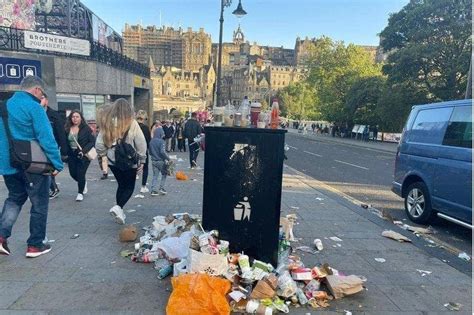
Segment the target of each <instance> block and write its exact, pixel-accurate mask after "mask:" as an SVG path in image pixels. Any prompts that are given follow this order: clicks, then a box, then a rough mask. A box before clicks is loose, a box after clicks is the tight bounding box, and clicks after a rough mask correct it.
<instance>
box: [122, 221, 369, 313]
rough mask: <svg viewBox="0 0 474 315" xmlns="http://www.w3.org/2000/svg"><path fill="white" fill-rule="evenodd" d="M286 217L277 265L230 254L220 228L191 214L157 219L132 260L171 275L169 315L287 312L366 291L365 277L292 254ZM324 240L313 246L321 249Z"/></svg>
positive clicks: (290, 232) (314, 306)
mask: <svg viewBox="0 0 474 315" xmlns="http://www.w3.org/2000/svg"><path fill="white" fill-rule="evenodd" d="M288 220H289V222H290V224H289V225H288V224H286V225H284V226H282V227H281V230H280V245H279V249H278V250H279V256H278V266H272V265H271V264H269V263H266V262H264V261H259V260H257V259H252V258H251V257H249V256H247V255H246V254H245V253H230V252H229V245H230V244H229V242H227V241H226V240H223V239H220V238H219V232H218V231H215V230H214V231H204V229H203V228H202V226H201V223H200V222H201V218H200V216H198V215H190V214H187V213H179V214H173V215H168V216H157V217H155V218H154V220H153V224H152V225H151V226H149V227H146V228H144V230H145V234H144V235H143V236H141V237H140V241H139V242H138V243H136V244H135V251H134V252H133V254H132V255H131V259H132V261H134V262H138V263H152V264H154V268H155V269H156V270H157V271H158V278H159V279H164V278H165V277H167V276H170V275H173V278H172V285H173V292H172V294H171V296H170V299H169V301H168V305H167V314H211V313H212V314H229V313H230V312H231V311H232V312H237V313H249V314H265V315H268V314H274V313H279V312H282V313H289V312H290V307H292V306H295V307H301V306H307V307H311V308H314V309H321V308H325V307H328V306H329V305H330V304H329V303H330V301H331V300H333V299H339V298H342V297H344V296H347V295H352V294H355V293H358V292H360V291H362V290H363V283H364V281H365V279H363V277H358V276H354V275H344V274H343V273H342V272H340V271H338V270H336V269H335V268H332V267H331V266H329V265H328V264H323V265H321V266H313V267H312V268H307V267H306V266H305V265H304V264H303V262H302V260H301V258H300V257H299V256H297V255H295V254H294V253H293V249H292V247H291V243H290V239H291V238H293V237H294V236H293V233H292V231H291V227H292V224H291V222H292V221H293V222H294V220H295V218H294V217H291V216H289V217H287V218H282V222H285V221H288ZM288 227H290V229H289V228H288ZM320 243H321V242H320V240H319V242H316V243H315V244H314V245H315V248H316V249H315V250H322V248H323V247H322V244H320Z"/></svg>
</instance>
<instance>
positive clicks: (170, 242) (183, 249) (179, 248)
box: [156, 231, 193, 260]
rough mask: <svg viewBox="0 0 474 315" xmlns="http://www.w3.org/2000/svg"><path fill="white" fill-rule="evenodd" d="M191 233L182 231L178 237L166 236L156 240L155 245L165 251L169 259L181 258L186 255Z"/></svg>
mask: <svg viewBox="0 0 474 315" xmlns="http://www.w3.org/2000/svg"><path fill="white" fill-rule="evenodd" d="M192 237H193V234H192V233H191V232H189V231H188V232H184V233H183V234H181V236H180V237H168V238H165V239H164V240H162V241H160V242H158V243H157V244H156V247H157V248H159V249H161V250H162V251H164V252H165V253H166V256H167V257H168V258H169V259H171V260H174V259H183V258H186V256H187V255H188V248H189V244H190V242H191V238H192Z"/></svg>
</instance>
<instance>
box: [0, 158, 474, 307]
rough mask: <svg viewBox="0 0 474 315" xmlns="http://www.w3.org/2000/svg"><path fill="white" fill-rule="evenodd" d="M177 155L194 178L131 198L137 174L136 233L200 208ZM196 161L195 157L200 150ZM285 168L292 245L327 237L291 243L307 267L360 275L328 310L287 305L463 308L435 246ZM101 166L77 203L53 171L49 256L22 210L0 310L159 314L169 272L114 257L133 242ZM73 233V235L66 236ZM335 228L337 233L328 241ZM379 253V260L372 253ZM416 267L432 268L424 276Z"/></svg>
mask: <svg viewBox="0 0 474 315" xmlns="http://www.w3.org/2000/svg"><path fill="white" fill-rule="evenodd" d="M177 155H178V156H179V157H181V158H183V159H184V161H183V162H181V163H179V164H178V167H177V169H178V170H180V169H181V170H184V171H185V172H186V173H187V174H189V175H190V176H191V177H192V178H196V179H197V181H186V182H180V181H177V180H175V179H174V178H169V179H168V180H167V190H168V192H169V194H168V195H166V196H158V197H152V196H150V195H149V194H143V195H144V196H145V198H134V197H133V196H135V195H137V194H139V188H140V187H139V185H138V183H137V185H136V189H135V192H134V194H133V196H132V199H131V200H130V201H129V203H128V204H127V206H126V207H125V210H126V215H127V223H135V224H136V225H137V227H138V228H139V231H140V234H141V233H143V231H142V230H141V229H142V228H143V227H146V226H149V225H151V223H152V220H153V217H154V216H156V215H166V214H170V213H175V212H185V211H187V212H190V213H196V214H201V207H202V177H203V171H202V170H190V169H188V168H187V165H188V164H187V162H186V161H187V157H188V155H187V154H182V153H178V154H177ZM199 163H200V164H201V165H202V155H200V160H199ZM284 172H285V175H284V182H283V187H284V188H283V194H282V215H286V214H290V213H294V214H296V215H297V217H298V224H297V225H296V226H295V228H294V233H295V237H297V238H298V239H299V241H298V242H296V243H295V244H294V247H296V246H302V245H306V246H312V243H313V240H314V238H320V239H321V240H322V241H323V244H324V250H323V251H321V252H318V253H316V254H314V255H313V254H309V253H305V252H301V251H297V253H298V255H300V256H301V257H302V260H303V262H304V263H305V264H306V265H307V266H314V265H319V264H322V263H329V264H330V265H331V266H333V267H334V268H336V269H338V270H339V271H340V272H342V273H344V274H355V275H360V276H364V277H366V278H367V282H366V283H365V286H366V289H367V290H364V291H363V292H361V293H359V294H357V295H354V296H351V297H346V298H344V299H340V300H336V301H332V302H331V303H330V304H331V306H330V307H329V308H328V309H325V310H318V311H315V310H313V309H311V308H307V307H304V308H292V309H291V314H305V315H306V314H308V313H309V314H343V313H344V310H349V311H352V312H353V314H386V315H389V314H428V313H429V314H432V313H439V314H447V313H448V312H449V311H447V309H446V308H445V307H444V304H443V303H447V302H458V303H461V304H463V307H462V309H461V312H457V314H463V313H469V312H470V310H471V309H472V305H471V301H470V300H471V296H472V288H471V280H472V278H471V275H469V274H466V273H463V272H460V271H459V270H457V269H456V268H454V267H452V266H450V265H448V264H447V263H446V262H443V261H442V260H440V259H439V258H436V257H435V256H433V255H432V253H431V252H430V250H432V249H429V248H428V249H427V248H424V247H423V246H415V245H414V244H401V243H398V242H396V241H393V240H390V239H386V238H384V237H382V236H381V232H382V231H383V230H384V229H386V228H387V226H385V225H384V224H382V223H379V222H378V221H376V220H375V219H372V218H371V217H369V216H366V215H365V214H364V213H363V212H361V211H362V210H361V209H360V207H358V206H355V205H354V204H351V203H350V202H349V201H348V200H346V199H344V198H342V197H338V196H335V195H334V194H331V193H328V192H327V191H325V190H324V189H320V188H318V187H316V186H314V185H312V184H314V183H315V181H314V180H312V179H311V180H308V179H307V178H305V177H304V176H302V175H301V174H299V173H297V172H294V170H292V169H291V168H288V167H285V168H284ZM100 175H101V174H100V171H99V169H98V167H97V165H95V164H94V163H92V165H91V167H90V168H89V171H88V175H87V178H88V188H89V193H88V194H87V195H86V196H85V200H84V201H83V202H82V203H78V202H75V201H74V198H75V194H76V191H77V187H76V184H75V183H74V182H73V181H72V180H71V179H70V178H69V176H68V174H67V171H66V172H63V173H62V174H60V175H59V177H58V182H60V183H61V186H60V187H61V194H60V196H59V197H58V198H57V199H54V200H52V201H51V203H50V213H49V219H48V232H47V235H48V239H49V240H54V242H52V243H51V245H52V246H53V250H52V251H51V253H49V254H47V255H44V256H42V257H39V258H36V259H26V258H25V257H24V254H25V250H26V245H25V242H26V239H27V238H28V234H29V233H28V223H29V213H28V209H27V208H24V209H23V212H22V213H21V214H20V217H19V219H18V222H17V224H16V225H15V228H14V231H13V235H12V237H11V238H10V240H9V245H10V248H11V250H12V255H11V256H10V257H2V256H0V315H2V314H64V313H65V312H67V313H68V315H71V314H81V315H82V314H165V308H166V304H167V301H168V297H169V295H170V293H171V284H170V280H169V279H165V280H158V279H157V272H156V271H155V270H154V269H153V266H152V265H151V264H137V263H133V262H131V261H130V259H129V258H122V257H121V256H120V252H121V251H122V250H124V249H132V248H133V243H131V244H130V243H120V242H119V241H118V233H119V231H120V228H121V226H119V225H117V224H115V223H114V222H113V220H112V218H111V217H110V215H109V213H108V210H109V209H110V207H111V206H112V205H113V203H114V202H113V200H114V196H115V189H116V182H114V181H111V180H105V181H102V180H99V179H98V178H99V177H100ZM150 175H151V172H150ZM150 181H151V178H150V179H149V182H150ZM309 184H311V185H309ZM5 196H6V189H5V187H4V185H0V201H2V202H3V200H4V198H5ZM316 198H320V199H322V200H318V199H316ZM127 210H135V211H133V212H127ZM370 215H372V214H370ZM377 219H378V218H377ZM76 233H77V234H80V236H79V237H78V238H76V239H71V236H72V235H74V234H76ZM332 236H337V237H339V238H341V239H342V242H335V241H332V240H330V239H329V237H332ZM411 237H414V236H413V235H411ZM337 244H339V245H340V247H339V246H337ZM425 249H427V250H425ZM377 257H383V258H385V259H386V262H385V263H378V262H376V261H375V259H374V258H377ZM416 269H421V270H430V271H432V274H430V275H426V276H424V277H423V276H422V275H421V274H420V273H419V272H417V271H416ZM38 301H41V303H39V306H38Z"/></svg>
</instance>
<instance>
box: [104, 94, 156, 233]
mask: <svg viewBox="0 0 474 315" xmlns="http://www.w3.org/2000/svg"><path fill="white" fill-rule="evenodd" d="M103 115H104V116H103V121H102V124H103V126H100V132H99V135H98V136H97V143H96V150H97V153H98V154H99V156H100V157H107V160H108V161H109V168H110V170H111V171H112V173H113V174H114V176H115V179H116V180H117V183H118V188H117V193H116V195H115V199H116V205H115V206H113V207H112V208H111V209H110V211H109V212H110V214H111V215H112V216H113V217H114V218H115V222H117V223H119V224H125V213H124V211H123V207H124V206H125V204H126V203H127V202H128V200H130V197H131V196H132V194H133V190H134V189H135V180H136V176H137V172H139V171H141V170H142V169H143V164H144V163H145V160H146V149H147V145H146V140H145V137H144V136H143V132H142V131H141V129H140V126H139V125H138V122H137V121H136V120H135V117H134V111H133V108H132V106H131V105H130V103H128V102H127V100H125V99H123V98H120V99H118V100H116V101H115V102H114V103H113V104H112V106H111V107H110V108H108V109H106V110H105V111H104V113H103ZM125 151H126V154H124V152H125Z"/></svg>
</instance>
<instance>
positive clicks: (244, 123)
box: [239, 96, 250, 128]
mask: <svg viewBox="0 0 474 315" xmlns="http://www.w3.org/2000/svg"><path fill="white" fill-rule="evenodd" d="M239 111H240V113H241V114H242V118H241V119H240V127H242V128H247V127H248V126H249V121H250V102H249V100H248V99H247V96H245V98H244V100H243V101H242V105H240V108H239Z"/></svg>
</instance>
